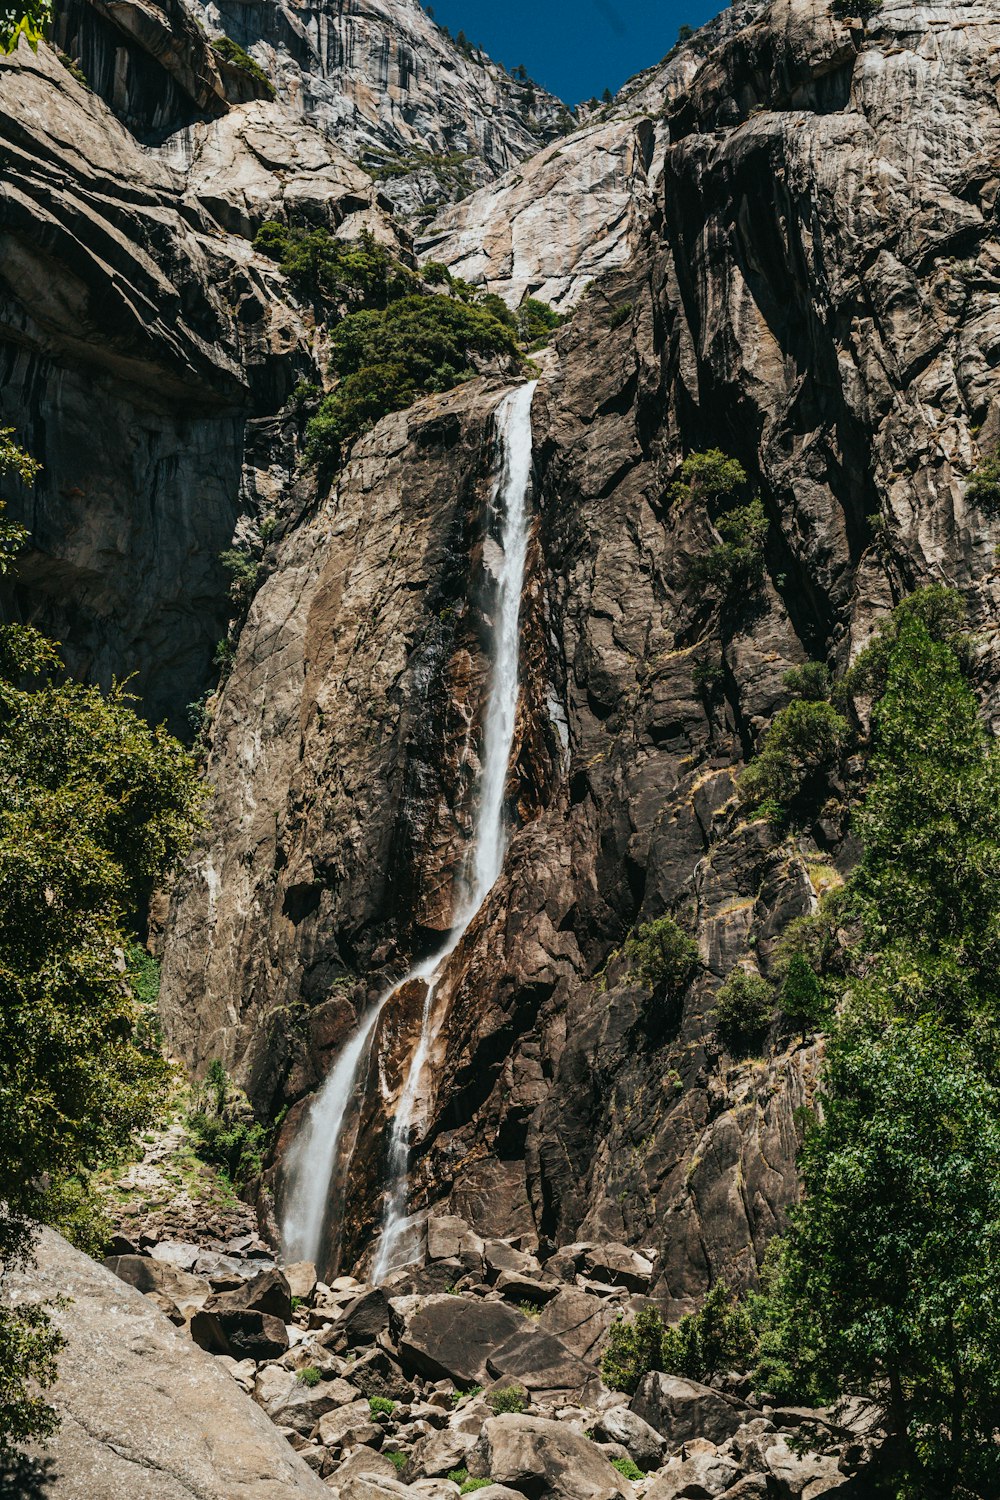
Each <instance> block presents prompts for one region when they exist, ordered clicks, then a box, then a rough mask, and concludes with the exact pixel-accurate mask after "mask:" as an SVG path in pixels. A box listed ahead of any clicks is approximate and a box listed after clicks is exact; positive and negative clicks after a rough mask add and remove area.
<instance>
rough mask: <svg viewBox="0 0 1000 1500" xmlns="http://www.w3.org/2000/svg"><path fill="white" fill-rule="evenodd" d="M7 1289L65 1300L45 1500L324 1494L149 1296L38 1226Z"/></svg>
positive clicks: (275, 1499) (221, 1499) (58, 1316)
mask: <svg viewBox="0 0 1000 1500" xmlns="http://www.w3.org/2000/svg"><path fill="white" fill-rule="evenodd" d="M4 1284H5V1289H7V1288H9V1289H10V1292H11V1293H12V1295H13V1296H14V1298H15V1299H16V1300H18V1301H21V1300H35V1301H37V1300H42V1299H56V1298H60V1297H64V1298H66V1299H67V1300H66V1302H65V1304H63V1305H57V1306H56V1308H55V1311H54V1313H53V1319H54V1322H55V1323H56V1325H57V1326H58V1327H59V1329H60V1330H61V1331H62V1332H63V1334H64V1335H65V1337H66V1340H67V1343H66V1348H65V1350H64V1352H63V1354H62V1356H61V1358H60V1366H59V1369H60V1374H59V1380H58V1383H57V1385H56V1386H55V1387H54V1388H53V1391H52V1394H51V1398H50V1399H51V1400H52V1403H53V1405H54V1406H55V1407H56V1410H57V1412H58V1413H59V1416H60V1418H61V1425H60V1428H59V1431H58V1433H57V1435H56V1437H55V1438H54V1439H53V1441H52V1443H51V1446H50V1449H49V1453H50V1456H51V1458H52V1460H53V1468H54V1477H53V1479H52V1481H51V1483H50V1484H49V1485H48V1486H47V1487H46V1488H45V1494H46V1495H47V1496H51V1500H120V1497H121V1496H122V1495H128V1496H129V1497H130V1500H189V1497H190V1496H191V1495H198V1496H199V1497H202V1500H308V1497H310V1496H314V1497H316V1500H319V1497H321V1496H324V1495H326V1496H328V1495H329V1491H328V1490H327V1488H326V1487H325V1485H323V1484H322V1483H321V1481H320V1480H319V1479H318V1478H317V1476H316V1475H315V1474H313V1473H312V1472H311V1471H310V1470H309V1469H308V1468H307V1467H306V1465H305V1464H304V1463H303V1462H302V1460H301V1459H300V1458H299V1457H298V1456H297V1455H296V1454H295V1453H294V1452H293V1451H292V1449H291V1448H290V1447H289V1445H288V1444H287V1443H286V1442H285V1440H284V1438H283V1437H282V1436H281V1434H280V1433H279V1432H278V1430H277V1428H275V1426H274V1425H273V1424H272V1423H271V1421H270V1420H269V1419H268V1418H267V1417H266V1416H265V1414H264V1413H263V1411H261V1409H260V1407H259V1406H256V1405H255V1404H254V1402H253V1401H251V1400H250V1398H249V1397H248V1396H246V1395H244V1394H243V1392H242V1391H241V1390H240V1389H239V1387H238V1386H237V1385H236V1384H235V1382H234V1381H233V1380H232V1379H230V1377H229V1376H228V1375H227V1374H226V1373H225V1372H224V1371H223V1369H222V1368H221V1367H220V1366H219V1365H217V1364H216V1363H215V1361H214V1360H213V1359H212V1358H211V1356H210V1355H208V1354H204V1353H202V1351H201V1350H200V1349H197V1348H195V1347H194V1345H193V1344H191V1343H190V1342H189V1341H188V1340H187V1339H186V1338H184V1337H183V1336H182V1335H181V1334H180V1333H178V1332H175V1330H174V1329H173V1328H172V1326H171V1325H170V1323H168V1321H167V1319H166V1318H165V1317H163V1315H162V1314H161V1313H159V1312H158V1311H157V1310H156V1308H155V1307H154V1306H153V1304H152V1303H151V1302H150V1300H149V1299H148V1298H146V1297H144V1296H142V1295H141V1293H140V1292H138V1291H136V1290H135V1289H134V1288H132V1287H130V1286H126V1284H125V1283H124V1282H123V1281H120V1280H118V1278H117V1277H115V1276H113V1275H112V1274H111V1272H110V1271H108V1270H105V1269H104V1267H102V1266H98V1265H95V1264H94V1262H93V1261H92V1260H89V1259H88V1258H87V1256H85V1255H81V1254H80V1252H79V1251H77V1250H73V1249H72V1248H71V1247H70V1246H69V1245H67V1243H66V1241H65V1240H63V1239H62V1238H61V1237H60V1236H59V1235H57V1234H54V1233H53V1232H52V1231H51V1230H45V1231H43V1234H42V1238H41V1243H40V1247H39V1255H38V1265H37V1267H36V1268H34V1269H32V1270H31V1271H29V1272H25V1273H19V1274H11V1273H8V1274H7V1275H5V1277H4Z"/></svg>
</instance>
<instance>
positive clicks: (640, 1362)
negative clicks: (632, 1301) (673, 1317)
mask: <svg viewBox="0 0 1000 1500" xmlns="http://www.w3.org/2000/svg"><path fill="white" fill-rule="evenodd" d="M663 1334H664V1323H663V1318H662V1317H661V1315H660V1313H659V1312H658V1311H657V1309H656V1308H655V1307H644V1308H642V1310H641V1311H640V1312H638V1313H636V1315H635V1317H634V1318H629V1319H627V1320H626V1319H625V1318H617V1319H616V1320H615V1322H614V1323H612V1325H611V1327H610V1329H609V1330H608V1341H607V1343H606V1344H605V1346H604V1353H603V1355H602V1356H601V1374H602V1376H603V1377H604V1381H605V1384H607V1385H609V1386H610V1387H611V1389H612V1390H613V1391H626V1392H627V1393H628V1395H630V1396H634V1395H635V1393H636V1391H637V1390H638V1389H639V1383H640V1381H641V1380H642V1378H643V1376H644V1375H648V1374H649V1372H650V1370H658V1369H659V1368H660V1362H661V1360H662V1357H663V1352H662V1351H663Z"/></svg>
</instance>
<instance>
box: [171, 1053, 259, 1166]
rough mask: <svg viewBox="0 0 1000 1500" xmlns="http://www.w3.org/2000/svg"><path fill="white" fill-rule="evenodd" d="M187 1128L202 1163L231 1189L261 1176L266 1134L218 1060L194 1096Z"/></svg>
mask: <svg viewBox="0 0 1000 1500" xmlns="http://www.w3.org/2000/svg"><path fill="white" fill-rule="evenodd" d="M186 1124H187V1127H188V1129H189V1130H190V1132H191V1134H192V1136H193V1137H194V1147H195V1151H196V1152H197V1154H198V1155H199V1156H200V1157H201V1159H202V1161H205V1162H208V1163H209V1164H210V1165H211V1166H215V1167H218V1168H219V1169H220V1171H221V1172H223V1173H224V1174H225V1175H226V1177H228V1179H229V1181H230V1182H231V1183H233V1184H234V1186H236V1187H245V1186H246V1184H247V1183H248V1182H250V1181H251V1180H252V1179H253V1178H254V1177H258V1176H259V1175H260V1173H261V1171H262V1170H263V1167H264V1156H265V1153H266V1151H267V1148H268V1144H269V1140H270V1134H269V1131H268V1130H267V1128H266V1126H264V1125H262V1124H261V1123H260V1122H259V1121H258V1120H257V1118H256V1117H255V1115H254V1112H253V1109H252V1107H251V1105H250V1101H249V1100H248V1099H247V1096H246V1094H244V1092H243V1090H242V1089H240V1088H238V1087H237V1086H236V1084H234V1083H233V1081H232V1079H231V1078H230V1077H229V1075H228V1073H227V1072H226V1070H225V1068H224V1067H223V1066H222V1064H221V1062H219V1061H218V1059H215V1060H214V1061H213V1062H211V1063H210V1064H209V1067H208V1072H207V1073H206V1075H205V1078H204V1081H203V1082H202V1083H201V1084H200V1085H199V1087H198V1088H197V1089H196V1090H195V1092H194V1095H193V1097H192V1101H191V1107H190V1109H189V1110H188V1113H187V1118H186Z"/></svg>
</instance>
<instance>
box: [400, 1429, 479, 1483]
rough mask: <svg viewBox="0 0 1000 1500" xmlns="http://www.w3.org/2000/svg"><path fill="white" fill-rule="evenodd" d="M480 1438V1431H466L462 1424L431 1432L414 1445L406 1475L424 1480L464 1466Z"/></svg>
mask: <svg viewBox="0 0 1000 1500" xmlns="http://www.w3.org/2000/svg"><path fill="white" fill-rule="evenodd" d="M478 1437H479V1433H478V1430H474V1431H472V1432H465V1431H463V1430H462V1429H461V1428H459V1427H445V1428H442V1430H441V1431H440V1432H432V1433H430V1435H429V1436H428V1437H425V1438H421V1439H420V1441H419V1442H418V1443H417V1444H416V1445H415V1446H414V1449H413V1452H412V1454H411V1455H410V1463H409V1467H408V1468H407V1471H406V1472H407V1475H412V1476H413V1477H414V1478H415V1479H424V1478H433V1477H435V1476H437V1475H441V1474H450V1473H451V1471H452V1470H453V1469H461V1468H462V1467H463V1466H464V1465H465V1460H466V1458H467V1457H468V1455H469V1454H470V1453H471V1451H472V1449H473V1448H474V1447H475V1446H476V1442H477V1440H478Z"/></svg>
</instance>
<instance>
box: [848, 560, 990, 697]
mask: <svg viewBox="0 0 1000 1500" xmlns="http://www.w3.org/2000/svg"><path fill="white" fill-rule="evenodd" d="M914 622H919V624H920V625H922V626H923V628H924V630H925V631H926V632H927V635H928V636H929V637H930V639H931V641H933V642H934V643H936V644H938V645H942V646H947V647H948V648H949V649H950V650H951V651H952V652H953V653H954V655H955V656H956V657H957V659H958V661H959V663H960V664H964V662H965V660H966V656H967V651H968V642H967V637H966V634H965V603H964V601H963V599H962V596H961V594H959V593H957V592H956V591H955V590H954V589H948V588H945V587H944V586H943V585H942V584H938V583H935V584H930V585H928V587H926V588H922V589H916V590H915V591H914V592H913V593H912V594H909V595H908V596H907V597H906V598H905V599H903V600H902V601H901V602H900V603H899V604H897V606H896V608H895V609H894V610H893V611H892V614H890V615H887V616H886V618H885V619H884V620H883V621H882V622H881V624H880V625H879V628H878V632H877V633H876V635H875V637H874V639H873V640H872V641H870V642H869V644H868V645H867V646H866V647H865V649H864V651H862V652H861V654H860V656H859V657H858V658H857V660H856V661H855V663H854V665H853V666H852V667H851V669H850V671H848V672H847V673H846V674H845V676H844V679H843V681H842V683H841V685H840V689H839V692H838V694H837V700H838V702H839V701H840V700H841V699H845V700H846V698H848V697H867V698H880V697H881V696H882V694H883V693H884V692H885V689H886V684H887V682H888V677H889V670H890V667H891V666H892V664H893V662H894V661H896V659H897V657H898V649H897V648H898V645H899V642H900V638H901V636H905V635H907V634H908V633H909V630H910V626H911V624H912V623H914Z"/></svg>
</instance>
